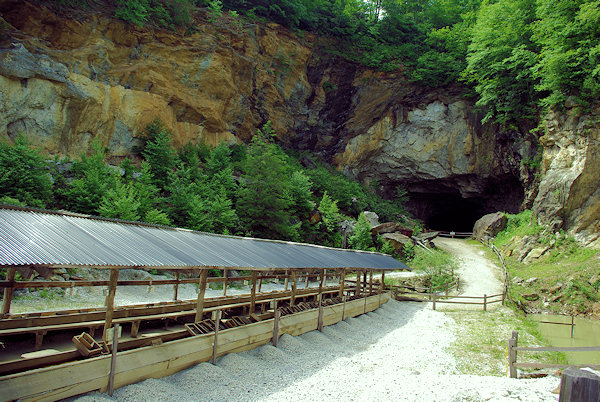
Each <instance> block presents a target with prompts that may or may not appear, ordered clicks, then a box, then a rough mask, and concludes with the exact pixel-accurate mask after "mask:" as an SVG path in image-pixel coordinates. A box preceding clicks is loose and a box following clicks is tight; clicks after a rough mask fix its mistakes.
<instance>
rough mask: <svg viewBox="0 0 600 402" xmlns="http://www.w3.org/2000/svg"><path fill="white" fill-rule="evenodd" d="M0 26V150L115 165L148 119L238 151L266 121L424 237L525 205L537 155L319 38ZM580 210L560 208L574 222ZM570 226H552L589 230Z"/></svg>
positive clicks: (453, 90) (260, 32)
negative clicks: (420, 222) (377, 197)
mask: <svg viewBox="0 0 600 402" xmlns="http://www.w3.org/2000/svg"><path fill="white" fill-rule="evenodd" d="M0 15H1V16H2V18H3V20H4V21H5V23H3V24H0V26H1V28H0V89H1V91H0V100H1V102H0V139H2V138H4V139H6V138H8V139H14V138H15V136H17V135H18V133H19V132H21V133H23V134H24V135H25V136H26V137H28V138H29V139H30V141H31V142H32V143H33V144H35V145H36V146H37V147H38V148H39V149H41V150H43V151H45V152H47V153H49V154H52V155H69V156H77V155H79V154H80V153H82V152H85V151H87V150H88V149H89V147H90V144H91V141H92V140H94V139H99V140H100V141H101V142H102V143H103V144H104V145H105V146H107V147H108V149H109V153H110V155H111V156H112V157H113V158H115V159H119V158H123V157H125V156H130V157H134V158H135V157H136V156H137V153H138V152H139V144H140V141H139V137H140V133H141V132H142V130H143V128H144V127H145V126H146V124H148V123H149V122H150V121H152V120H153V119H154V118H156V117H158V118H159V119H160V120H162V122H163V123H164V124H165V125H166V126H167V128H169V129H171V130H172V131H173V133H174V145H175V146H181V145H183V144H185V143H188V142H192V143H197V142H205V143H209V144H217V143H219V142H221V141H228V142H243V141H247V140H248V139H249V138H250V137H251V135H252V134H253V133H254V132H255V130H256V128H257V127H260V126H261V125H262V124H263V123H265V122H266V121H267V120H271V121H272V126H273V128H274V129H275V130H276V131H277V134H278V137H279V140H280V141H281V143H282V145H284V146H286V147H291V148H295V149H300V150H310V151H313V152H316V153H319V154H321V155H322V156H323V157H324V158H325V159H326V160H328V161H330V162H332V163H333V164H334V165H336V166H337V167H338V168H339V169H341V170H343V171H344V172H345V173H346V174H348V175H351V176H354V177H356V178H358V179H360V180H362V181H365V182H371V183H373V184H375V183H376V184H377V186H378V189H379V190H380V191H381V192H383V193H386V194H388V195H389V196H392V197H393V196H394V195H395V188H396V186H398V185H401V186H403V187H404V188H405V189H406V190H407V191H408V193H409V196H410V202H409V205H408V207H409V209H410V211H411V212H412V213H413V214H414V215H416V216H417V217H419V218H422V219H424V220H425V222H426V224H428V225H429V226H433V227H436V226H437V227H438V228H440V229H448V230H470V228H471V227H472V224H473V222H474V221H475V220H476V219H477V218H479V217H480V216H482V215H484V214H486V213H489V212H494V211H496V210H505V211H509V212H516V211H517V210H518V209H519V207H520V206H522V205H525V206H531V204H532V202H533V199H534V198H535V196H536V191H535V189H536V188H537V187H536V186H531V185H530V184H531V182H532V181H533V176H532V175H531V174H529V172H528V171H527V170H526V169H523V168H522V164H521V161H522V160H524V159H528V158H530V157H531V156H532V153H534V151H533V150H534V149H535V144H534V142H535V140H533V139H532V140H527V139H524V138H527V136H524V135H523V134H518V133H515V132H503V131H501V130H499V129H498V128H497V127H494V126H492V125H486V126H482V125H481V124H480V123H479V121H480V116H478V115H477V114H476V112H474V110H473V105H472V103H471V101H470V100H468V98H467V97H465V96H464V94H463V91H462V89H461V88H459V87H449V88H437V89H432V88H424V87H420V86H418V85H414V84H411V83H409V82H407V81H406V79H404V78H403V76H402V75H401V74H400V73H387V74H385V73H380V72H373V71H370V70H368V69H366V68H364V67H362V66H358V65H355V64H352V63H349V62H346V61H344V60H343V59H340V58H339V57H337V56H335V55H334V54H333V53H332V52H330V51H328V50H327V49H328V48H331V45H330V44H329V43H328V42H327V40H326V39H323V38H317V37H314V36H312V35H310V34H305V35H299V34H295V33H291V32H289V31H287V30H286V29H284V28H282V27H280V26H278V25H276V24H249V23H246V22H244V21H242V20H239V19H234V18H231V17H228V16H224V17H223V18H221V19H219V20H218V21H217V22H214V23H209V22H208V17H207V16H203V15H202V13H200V14H199V16H198V21H197V24H196V25H195V32H191V33H190V32H187V33H185V34H184V33H183V32H172V31H163V30H153V29H143V28H139V27H136V26H132V25H127V24H125V23H123V22H120V21H116V20H114V19H111V18H108V17H107V16H106V15H104V14H101V13H96V12H92V11H89V12H79V13H77V14H72V15H71V14H70V15H68V16H65V15H62V14H61V13H60V12H57V11H56V10H53V9H49V8H46V7H44V6H41V5H39V4H38V3H30V2H27V1H20V0H19V1H17V0H0ZM0 22H1V21H0ZM560 130H561V129H560V128H557V138H556V139H555V140H553V141H554V142H553V143H556V144H559V143H560V141H562V140H560V139H559V138H558V137H560V136H559V135H558V132H560ZM522 131H527V130H522ZM548 138H550V137H548ZM544 144H548V146H549V147H550V148H552V149H554V148H556V147H555V146H554V145H552V146H550V140H548V141H547V142H545V143H544ZM557 146H558V147H559V148H560V146H562V145H560V146H559V145H557ZM565 146H567V145H566V144H565ZM550 148H549V149H548V150H547V151H546V152H547V153H545V155H546V156H545V162H547V164H548V166H549V165H550V164H551V163H550V158H551V152H555V151H551V150H550ZM561 149H562V148H561ZM589 150H590V152H592V148H589ZM556 152H559V151H558V150H557V151H556ZM551 170H552V169H550V168H548V169H547V171H548V172H550V171H551ZM548 174H551V173H548ZM548 177H550V176H548ZM573 180H575V178H573ZM575 181H577V180H575ZM579 181H581V183H580V184H579V182H578V183H577V185H579V186H583V187H585V186H588V184H587V182H585V183H584V181H585V180H583V179H581V180H579ZM544 186H550V187H551V185H546V184H544V182H543V186H542V188H543V189H545V188H546V187H544ZM550 187H548V188H550ZM541 193H542V194H547V193H548V191H546V190H544V191H542V192H541ZM550 193H552V191H550ZM542 194H540V196H538V199H541V198H540V197H543V195H542ZM577 197H579V198H577ZM581 197H583V193H581V196H574V197H573V198H572V199H569V200H570V201H569V202H568V203H567V204H568V208H570V210H572V211H575V210H577V209H578V208H579V209H581V208H584V207H585V201H584V200H583V199H582V198H581ZM575 198H577V199H578V200H579V201H576V200H575ZM536 202H537V201H536ZM542 203H543V202H541V201H540V202H538V204H542ZM565 205H566V204H565ZM562 210H564V206H563V207H562ZM540 211H541V209H540ZM573 213H574V212H573ZM548 214H549V215H551V216H554V215H553V214H554V212H552V211H550V210H548ZM567 215H568V216H571V215H569V214H567ZM592 215H593V214H592ZM542 216H545V215H543V213H542V212H540V217H542ZM574 219H575V218H574V215H573V217H571V218H566V220H564V222H565V224H569V225H570V224H574V225H576V226H577V225H578V226H577V227H584V226H585V227H586V228H589V227H591V226H590V224H589V223H581V222H579V221H577V222H575V220H574ZM590 219H592V218H591V217H590ZM588 220H589V219H588ZM592 220H593V219H592ZM578 222H579V223H578ZM586 222H587V221H586ZM582 225H583V226H582ZM586 230H587V229H586Z"/></svg>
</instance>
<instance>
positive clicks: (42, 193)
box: [0, 135, 53, 208]
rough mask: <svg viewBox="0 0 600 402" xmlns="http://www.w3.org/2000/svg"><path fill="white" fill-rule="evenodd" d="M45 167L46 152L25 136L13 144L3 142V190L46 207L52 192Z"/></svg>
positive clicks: (0, 167) (0, 184)
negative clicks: (43, 153)
mask: <svg viewBox="0 0 600 402" xmlns="http://www.w3.org/2000/svg"><path fill="white" fill-rule="evenodd" d="M46 167H47V165H46V162H45V161H44V158H43V156H42V155H41V154H40V153H39V152H37V151H36V150H34V149H33V148H31V146H30V145H29V143H28V142H27V140H26V139H25V138H24V137H23V136H21V135H19V136H18V137H17V139H16V141H15V143H14V144H13V145H9V144H6V143H4V142H0V193H1V194H2V195H3V197H10V198H12V199H14V200H18V201H20V202H22V203H24V204H26V205H29V206H32V207H39V208H43V207H45V206H46V205H47V204H48V203H49V202H50V201H51V200H52V193H53V191H52V181H51V179H50V174H49V173H48V171H47V168H46ZM13 203H14V201H13Z"/></svg>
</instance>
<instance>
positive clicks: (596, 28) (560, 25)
mask: <svg viewBox="0 0 600 402" xmlns="http://www.w3.org/2000/svg"><path fill="white" fill-rule="evenodd" d="M537 17H538V18H539V20H538V21H537V22H536V23H535V25H534V32H535V34H534V39H535V40H536V41H537V42H538V43H540V44H541V47H542V48H541V52H540V58H539V62H538V63H537V65H536V67H535V76H536V77H537V78H539V82H540V83H539V86H538V90H540V91H542V92H543V93H544V94H546V95H547V96H545V97H544V99H543V104H544V105H545V106H554V105H557V104H562V103H564V101H565V100H566V98H567V97H568V96H571V95H573V96H574V97H575V98H576V99H578V100H579V102H580V103H583V104H586V103H588V102H589V101H593V100H595V99H596V98H597V97H598V95H599V94H600V67H599V66H600V4H599V3H598V1H596V0H552V1H550V0H537Z"/></svg>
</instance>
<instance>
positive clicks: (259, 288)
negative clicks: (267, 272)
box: [258, 272, 262, 293]
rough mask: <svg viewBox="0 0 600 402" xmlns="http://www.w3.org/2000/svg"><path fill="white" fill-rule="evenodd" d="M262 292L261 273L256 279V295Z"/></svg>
mask: <svg viewBox="0 0 600 402" xmlns="http://www.w3.org/2000/svg"><path fill="white" fill-rule="evenodd" d="M261 290H262V272H261V273H260V277H259V278H258V293H260V291H261Z"/></svg>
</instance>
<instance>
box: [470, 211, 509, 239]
mask: <svg viewBox="0 0 600 402" xmlns="http://www.w3.org/2000/svg"><path fill="white" fill-rule="evenodd" d="M507 222H508V218H507V217H506V216H505V215H504V214H503V213H502V212H495V213H493V214H487V215H484V216H482V217H481V218H480V219H479V220H477V222H475V226H473V237H474V238H475V239H477V240H482V239H484V238H485V237H495V236H496V235H497V234H498V233H500V232H501V231H502V230H504V229H505V228H506V223H507Z"/></svg>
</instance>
